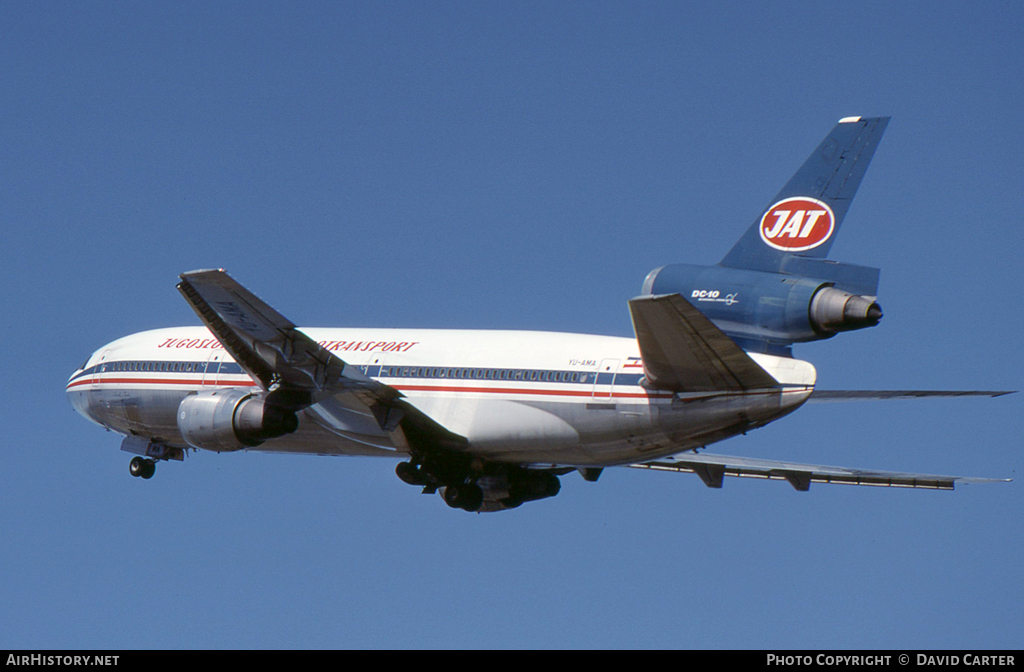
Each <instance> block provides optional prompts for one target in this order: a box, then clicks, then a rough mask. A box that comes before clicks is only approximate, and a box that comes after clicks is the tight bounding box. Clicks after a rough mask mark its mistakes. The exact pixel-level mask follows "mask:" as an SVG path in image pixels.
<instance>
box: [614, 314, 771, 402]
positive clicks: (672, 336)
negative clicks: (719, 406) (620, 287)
mask: <svg viewBox="0 0 1024 672" xmlns="http://www.w3.org/2000/svg"><path fill="white" fill-rule="evenodd" d="M629 310H630V313H631V314H632V316H633V329H634V331H635V332H636V340H637V344H638V345H639V347H640V356H641V358H642V359H643V365H644V375H645V377H646V379H647V380H646V385H647V386H648V387H651V388H654V389H659V390H672V391H674V392H718V391H736V392H741V391H744V390H754V389H765V388H773V387H778V386H779V383H778V381H776V380H775V379H774V378H772V376H771V375H770V374H769V373H768V372H767V371H765V370H764V369H762V368H761V367H760V366H758V364H757V362H755V361H754V360H753V359H751V358H750V355H748V354H747V353H745V352H744V351H743V350H742V349H741V348H740V347H739V346H738V345H736V343H734V342H733V341H732V339H730V338H729V337H728V336H726V335H725V334H724V333H723V332H722V330H721V329H719V328H718V327H716V326H715V325H714V324H713V323H712V322H711V320H709V319H708V318H706V317H705V316H704V315H703V314H702V313H701V312H700V311H699V310H697V309H696V308H694V307H693V306H692V305H691V304H690V303H689V302H688V301H687V300H686V299H684V298H683V297H682V296H680V295H679V294H668V295H663V296H641V297H639V298H636V299H633V300H632V301H630V302H629Z"/></svg>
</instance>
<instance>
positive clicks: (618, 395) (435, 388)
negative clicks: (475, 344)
mask: <svg viewBox="0 0 1024 672" xmlns="http://www.w3.org/2000/svg"><path fill="white" fill-rule="evenodd" d="M94 382H95V383H96V384H98V385H107V384H118V383H120V384H124V383H138V384H141V385H190V386H195V385H200V386H201V385H203V381H202V380H201V379H199V380H197V379H185V378H104V379H102V380H99V381H93V380H92V379H91V378H90V379H84V380H77V381H75V382H73V383H71V384H70V385H68V386H67V389H71V388H72V387H75V386H77V385H92V384H93V383H94ZM207 384H209V385H211V386H212V385H213V382H210V383H207ZM217 385H218V386H225V385H230V386H232V387H247V386H255V385H256V383H255V382H253V381H252V380H247V381H237V382H235V381H226V380H225V381H220V382H218V383H217ZM392 387H394V388H395V389H397V390H403V391H407V392H466V393H475V394H533V395H541V396H559V397H585V398H587V399H589V398H591V397H593V390H592V389H586V390H538V389H520V388H514V387H454V386H450V385H392ZM671 397H672V395H671V394H667V393H652V392H613V394H612V398H615V399H648V398H652V399H669V398H671ZM601 398H603V399H607V398H608V397H601Z"/></svg>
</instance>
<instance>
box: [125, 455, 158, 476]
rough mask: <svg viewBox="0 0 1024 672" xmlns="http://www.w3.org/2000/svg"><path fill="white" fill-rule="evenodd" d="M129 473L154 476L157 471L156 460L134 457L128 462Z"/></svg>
mask: <svg viewBox="0 0 1024 672" xmlns="http://www.w3.org/2000/svg"><path fill="white" fill-rule="evenodd" d="M128 473H129V474H131V475H132V476H139V477H141V478H153V474H155V473H156V462H154V461H153V460H144V459H142V458H141V457H133V458H132V461H131V462H130V463H129V464H128Z"/></svg>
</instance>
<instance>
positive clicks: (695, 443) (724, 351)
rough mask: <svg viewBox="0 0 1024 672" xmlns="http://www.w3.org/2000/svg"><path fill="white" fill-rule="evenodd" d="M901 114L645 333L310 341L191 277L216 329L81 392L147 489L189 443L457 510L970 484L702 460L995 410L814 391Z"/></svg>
mask: <svg viewBox="0 0 1024 672" xmlns="http://www.w3.org/2000/svg"><path fill="white" fill-rule="evenodd" d="M888 122H889V118H888V117H871V118H868V117H865V118H861V117H847V118H844V119H841V120H840V121H839V122H838V123H837V124H836V125H835V127H834V128H833V129H832V130H831V132H830V133H829V134H828V135H827V136H826V137H825V139H824V140H823V141H822V143H821V144H820V145H819V146H818V147H817V148H816V149H815V150H814V151H813V152H812V153H811V155H810V157H809V158H808V159H807V160H806V162H805V163H804V164H803V165H802V166H801V167H800V169H799V170H798V171H797V172H796V174H795V175H794V176H793V177H792V178H791V179H790V180H789V182H788V183H786V185H785V186H784V187H783V188H782V191H780V192H779V193H778V195H777V196H776V197H775V198H773V199H772V200H771V201H770V204H769V205H768V207H767V208H766V209H765V210H764V211H763V212H761V213H760V214H759V215H758V216H757V218H756V219H755V220H754V222H753V223H752V224H751V225H750V227H749V228H748V229H747V230H746V232H745V233H744V234H743V235H742V237H740V239H739V241H738V242H737V243H736V244H735V246H734V247H733V248H732V249H731V250H730V251H729V252H728V253H727V254H726V255H725V257H724V258H723V259H722V261H721V262H719V263H718V264H716V265H712V266H694V265H686V264H671V265H667V266H662V267H660V268H657V269H655V270H653V271H651V272H650V274H649V275H648V276H647V277H646V279H645V280H644V282H643V286H642V290H641V295H640V296H638V297H637V298H635V299H633V300H631V301H629V310H630V313H631V316H632V321H633V327H634V333H635V338H621V337H613V336H597V335H586V334H570V333H554V332H540V331H498V330H444V329H346V328H340V329H328V328H302V329H300V328H299V327H297V326H296V325H295V324H293V323H292V322H290V321H289V320H288V319H286V318H285V317H284V316H283V315H281V314H280V313H278V312H277V311H276V310H274V309H273V308H271V307H270V306H269V305H267V304H266V303H265V302H263V301H262V300H260V299H259V298H257V297H256V295H254V294H253V293H252V292H250V291H249V290H248V289H246V288H245V287H243V286H242V285H241V284H239V283H238V282H237V281H235V280H234V279H233V278H232V277H231V276H229V275H228V274H227V273H225V272H224V271H223V270H198V271H190V272H187V273H183V274H181V276H180V283H179V284H178V285H177V288H178V290H179V291H180V292H181V294H182V296H183V297H184V298H185V300H186V301H187V302H188V303H189V305H190V306H191V307H192V308H193V309H194V310H195V312H196V314H197V315H198V316H199V319H200V321H201V322H202V324H203V325H204V326H184V327H173V328H167V329H156V330H152V331H144V332H142V333H137V334H133V335H131V336H127V337H124V338H121V339H118V340H115V341H113V342H112V343H108V344H107V345H104V346H103V347H101V348H100V349H98V350H96V352H94V353H93V354H92V355H91V356H90V357H89V359H88V360H87V361H86V362H85V363H84V364H83V365H82V366H81V367H80V368H79V369H78V370H76V371H75V372H74V374H73V375H72V376H71V378H70V380H69V381H68V383H67V388H66V391H67V396H68V398H69V400H70V402H71V404H72V406H74V408H75V409H76V410H77V411H78V412H79V413H80V414H81V415H83V416H85V417H86V418H87V419H89V420H91V421H92V422H94V423H96V424H98V425H100V426H102V427H105V428H107V429H109V430H113V431H114V432H118V433H120V434H123V435H124V439H123V441H122V444H121V449H122V450H124V451H126V452H129V453H132V454H134V455H135V457H134V458H132V460H131V463H130V465H129V471H130V473H131V474H132V475H133V476H138V477H141V478H143V479H148V478H150V477H152V476H153V474H154V471H155V466H156V462H157V461H164V460H182V459H183V458H184V456H185V455H186V453H187V452H188V451H190V450H198V449H202V450H207V451H214V452H218V453H219V452H230V451H238V450H256V451H265V452H276V453H299V454H312V455H369V456H380V457H390V458H392V459H398V460H400V461H399V462H398V465H397V467H396V469H395V471H396V474H397V475H398V477H399V478H401V479H402V480H403V481H405V482H406V483H409V484H411V485H414V486H416V487H419V488H422V491H423V492H424V493H427V494H434V493H437V494H440V495H441V497H442V498H443V499H444V501H445V502H446V503H447V504H448V505H449V506H451V507H453V508H456V509H463V510H466V511H471V512H488V511H501V510H506V509H513V508H516V507H518V506H519V505H521V504H523V503H524V502H528V501H534V500H540V499H544V498H548V497H553V496H554V495H557V494H558V492H559V490H560V487H561V482H560V477H561V476H564V475H566V474H569V473H570V472H573V471H578V472H579V473H580V474H581V476H582V478H584V479H585V480H586V481H591V482H593V481H597V480H598V478H599V476H600V475H601V473H602V470H603V469H605V468H608V467H615V466H629V467H635V468H645V469H653V470H665V471H675V472H683V473H694V474H696V475H697V476H698V477H699V478H700V479H701V480H702V481H703V482H704V484H705V485H707V486H709V487H712V488H720V487H722V484H723V480H724V477H725V476H730V477H752V478H762V479H768V480H778V481H787V482H788V483H790V484H791V485H792V486H793V487H794V488H796V489H797V490H799V491H806V490H808V489H809V487H810V485H811V483H845V484H855V485H874V486H890V487H908V488H927V489H946V490H951V489H953V487H954V485H955V484H956V483H958V482H960V483H979V482H992V481H997V480H1005V479H991V478H969V477H961V476H940V475H932V474H917V473H901V472H887V471H873V470H866V469H852V468H844V467H831V466H823V465H809V464H798V463H790V462H783V461H775V460H766V459H754V458H748V457H734V456H728V455H718V454H711V453H707V452H701V451H703V450H704V448H705V447H706V446H708V445H710V444H712V443H717V442H719V441H723V440H725V439H728V438H730V437H733V436H736V435H739V434H746V433H747V432H749V431H751V430H753V429H756V428H759V427H762V426H764V425H767V424H768V423H770V422H773V421H775V420H778V419H779V418H781V417H783V416H786V415H788V414H790V413H792V412H793V411H795V410H797V409H798V408H800V406H802V405H803V404H804V403H806V402H808V401H819V400H820V401H836V400H855V399H865V398H871V399H893V398H921V397H936V396H999V395H1002V394H1008V393H1009V392H999V391H960V392H956V391H927V390H819V389H816V387H815V383H816V377H817V373H816V370H815V368H814V366H813V365H812V364H810V363H809V362H806V361H802V360H800V359H796V358H795V357H794V356H793V353H792V347H793V345H794V344H795V343H805V342H809V341H816V340H820V339H827V338H832V337H834V336H836V335H837V334H839V333H841V332H845V331H852V330H857V329H864V328H868V327H874V326H876V325H877V324H878V323H879V321H880V320H881V318H882V309H881V307H880V306H879V304H878V302H877V294H878V291H877V290H878V280H879V273H880V271H879V269H876V268H869V267H865V266H857V265H853V264H845V263H839V262H835V261H831V260H829V259H827V255H828V252H829V249H830V248H831V246H832V243H833V242H834V241H835V238H836V235H837V233H838V231H839V228H840V226H841V225H842V223H843V220H844V218H845V216H846V213H847V210H848V209H849V206H850V203H851V201H852V199H853V197H854V194H855V193H856V191H857V188H858V187H859V186H860V183H861V180H862V178H863V177H864V174H865V171H866V170H867V167H868V164H869V163H870V161H871V159H872V157H873V155H874V152H875V149H876V147H877V146H878V143H879V140H880V139H881V137H882V134H883V133H884V131H885V129H886V126H887V124H888Z"/></svg>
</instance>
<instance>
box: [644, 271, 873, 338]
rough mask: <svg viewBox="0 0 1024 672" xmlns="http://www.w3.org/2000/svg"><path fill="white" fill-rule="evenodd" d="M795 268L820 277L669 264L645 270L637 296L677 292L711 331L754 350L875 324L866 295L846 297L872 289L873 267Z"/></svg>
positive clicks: (870, 302) (870, 300) (824, 336)
mask: <svg viewBox="0 0 1024 672" xmlns="http://www.w3.org/2000/svg"><path fill="white" fill-rule="evenodd" d="M802 263H803V264H804V265H805V266H807V267H808V269H807V270H812V271H813V272H817V273H820V274H821V275H824V276H826V277H824V278H823V277H815V276H807V275H799V274H793V273H769V272H766V271H756V270H750V269H740V268H729V267H725V266H690V265H687V264H672V265H669V266H663V267H661V268H658V269H655V270H653V271H651V273H650V274H649V275H648V276H647V279H646V280H645V281H644V286H643V293H644V294H675V293H679V294H681V295H682V296H683V298H685V299H686V300H687V301H689V302H690V303H692V304H693V305H694V306H695V307H696V308H697V309H698V310H700V311H701V312H702V313H704V315H706V316H707V317H708V318H709V319H711V320H712V321H713V322H714V323H715V324H716V325H717V326H718V328H719V329H721V330H722V331H724V332H725V333H727V334H728V335H729V336H731V337H733V338H735V339H737V340H739V341H742V342H741V345H743V346H745V347H748V348H754V349H756V348H757V347H758V346H757V344H758V343H760V344H764V345H765V347H767V346H769V345H770V346H775V347H788V346H789V345H791V344H793V343H799V342H804V341H815V340H819V339H822V338H829V337H830V336H834V335H835V334H836V333H837V332H840V331H852V330H854V329H863V328H865V327H873V326H875V325H876V324H878V322H879V320H881V319H882V309H881V307H880V306H879V305H878V304H877V303H876V302H875V298H874V296H870V295H867V296H865V295H863V294H861V293H854V292H870V291H874V290H875V289H876V288H877V269H868V268H866V267H859V266H852V265H849V264H837V263H830V262H816V263H815V264H813V265H812V264H811V263H810V262H802ZM801 270H802V269H801ZM872 272H873V273H874V277H873V281H874V284H872V277H871V274H872ZM829 276H833V277H829ZM843 285H845V289H844V288H843ZM846 289H852V290H853V292H850V291H846Z"/></svg>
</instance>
